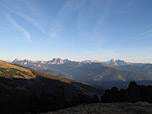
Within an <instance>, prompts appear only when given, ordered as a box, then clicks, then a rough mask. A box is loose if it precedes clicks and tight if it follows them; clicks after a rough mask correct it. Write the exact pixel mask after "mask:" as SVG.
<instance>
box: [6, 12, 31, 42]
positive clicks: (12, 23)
mask: <svg viewBox="0 0 152 114" xmlns="http://www.w3.org/2000/svg"><path fill="white" fill-rule="evenodd" d="M5 15H6V19H7V21H8V22H9V23H10V24H11V25H13V26H14V27H15V28H17V29H18V30H19V31H21V32H22V33H23V34H24V36H25V38H26V39H27V40H28V41H29V42H32V40H31V35H30V33H29V32H28V31H27V30H26V29H24V28H23V27H22V26H20V25H19V24H17V22H16V21H15V20H14V19H13V18H12V17H11V16H10V15H9V14H5Z"/></svg>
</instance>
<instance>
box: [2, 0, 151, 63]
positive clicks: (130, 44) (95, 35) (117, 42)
mask: <svg viewBox="0 0 152 114" xmlns="http://www.w3.org/2000/svg"><path fill="white" fill-rule="evenodd" d="M15 58H20V59H31V60H50V59H52V58H63V59H66V58H68V59H71V60H77V61H81V60H103V61H107V60H110V59H112V58H113V59H122V60H126V61H129V62H148V63H149V62H152V0H0V59H1V60H13V59H15Z"/></svg>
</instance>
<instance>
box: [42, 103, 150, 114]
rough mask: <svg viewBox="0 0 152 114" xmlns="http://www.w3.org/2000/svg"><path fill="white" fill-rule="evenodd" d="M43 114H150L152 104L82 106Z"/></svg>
mask: <svg viewBox="0 0 152 114" xmlns="http://www.w3.org/2000/svg"><path fill="white" fill-rule="evenodd" d="M45 114H152V104H149V103H146V102H138V103H94V104H83V105H79V106H76V107H71V108H67V109H61V110H57V111H54V112H48V113H45Z"/></svg>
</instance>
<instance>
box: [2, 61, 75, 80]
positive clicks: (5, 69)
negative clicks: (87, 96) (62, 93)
mask: <svg viewBox="0 0 152 114" xmlns="http://www.w3.org/2000/svg"><path fill="white" fill-rule="evenodd" d="M37 76H42V77H45V78H50V79H55V80H59V81H61V82H66V83H71V82H77V81H75V80H70V79H65V78H61V77H58V76H54V75H51V74H45V73H42V72H38V71H36V70H32V69H30V68H26V67H22V66H19V65H14V64H9V63H7V62H4V61H0V77H4V78H23V79H33V78H36V77H37Z"/></svg>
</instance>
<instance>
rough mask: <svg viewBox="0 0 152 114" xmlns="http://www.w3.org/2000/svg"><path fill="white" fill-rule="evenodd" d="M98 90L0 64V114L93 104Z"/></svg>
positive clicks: (30, 70) (99, 92)
mask: <svg viewBox="0 0 152 114" xmlns="http://www.w3.org/2000/svg"><path fill="white" fill-rule="evenodd" d="M102 92H103V91H102V90H99V89H96V88H94V87H93V86H91V85H89V84H86V83H81V82H78V81H75V80H70V79H65V78H61V77H58V76H54V75H50V74H45V73H42V72H38V71H35V70H32V69H30V68H26V67H21V66H20V65H14V64H9V63H6V62H4V61H0V99H1V100H0V113H6V114H12V113H13V114H21V113H25V112H31V113H38V112H46V111H49V110H56V109H60V108H64V107H69V106H73V105H77V104H80V103H89V102H95V100H94V96H95V95H101V94H102Z"/></svg>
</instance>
